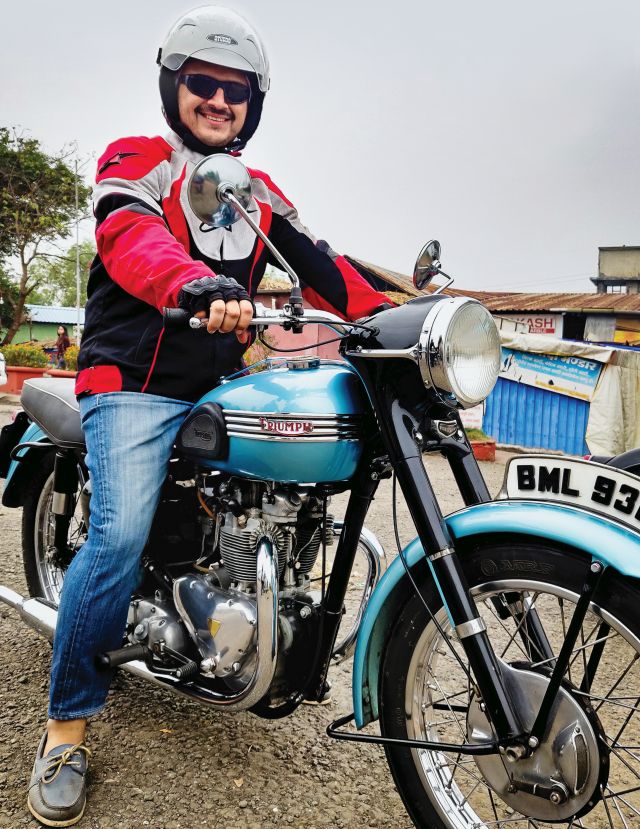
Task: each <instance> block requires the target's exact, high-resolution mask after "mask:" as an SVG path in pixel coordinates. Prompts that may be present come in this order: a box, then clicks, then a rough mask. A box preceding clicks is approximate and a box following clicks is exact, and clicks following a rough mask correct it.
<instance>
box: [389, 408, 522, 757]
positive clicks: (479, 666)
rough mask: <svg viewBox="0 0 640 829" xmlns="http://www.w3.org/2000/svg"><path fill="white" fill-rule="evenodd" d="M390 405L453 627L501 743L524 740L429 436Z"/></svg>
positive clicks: (392, 437)
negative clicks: (435, 475)
mask: <svg viewBox="0 0 640 829" xmlns="http://www.w3.org/2000/svg"><path fill="white" fill-rule="evenodd" d="M390 408H391V411H390V415H391V417H390V421H391V422H390V423H389V426H390V427H392V428H388V429H387V430H385V431H386V437H387V440H388V441H389V442H390V443H391V444H392V446H391V447H390V448H391V449H392V458H393V465H394V467H395V469H396V474H397V476H398V480H399V481H400V486H401V487H402V491H403V494H404V496H405V499H406V502H407V506H408V507H409V511H410V513H411V517H412V518H413V521H414V523H415V526H416V530H417V531H418V535H419V537H420V540H421V542H422V545H423V547H424V550H425V552H426V554H427V561H428V564H429V568H430V570H431V573H432V575H433V578H434V580H435V583H436V586H437V588H438V590H439V592H440V595H441V596H442V600H443V603H444V606H445V608H446V611H447V614H448V616H449V619H450V622H451V625H452V627H453V629H454V630H455V632H456V634H457V636H458V638H459V639H460V642H461V644H462V647H463V649H464V652H465V655H466V657H467V659H468V661H469V665H470V667H471V670H472V673H473V675H474V677H475V681H476V684H477V687H478V690H479V693H480V695H481V696H482V700H483V703H484V704H485V705H486V709H487V713H488V715H489V717H490V719H491V722H492V724H493V727H494V729H495V732H496V737H497V739H498V741H499V742H500V743H502V744H508V743H515V742H520V741H522V740H523V739H524V738H525V735H524V733H523V728H522V725H521V723H520V722H519V719H518V716H517V714H516V712H515V710H514V708H513V706H512V704H511V700H510V698H509V696H508V694H507V691H506V689H505V686H504V682H503V679H502V675H501V670H500V664H499V662H498V660H497V658H496V655H495V653H494V651H493V648H492V646H491V643H490V641H489V637H488V635H487V632H486V627H485V624H484V622H483V620H482V618H481V617H480V615H479V613H478V609H477V607H476V604H475V602H474V600H473V598H472V596H471V593H470V590H469V586H468V584H467V580H466V578H465V575H464V573H463V571H462V567H461V565H460V561H459V558H458V556H457V554H456V552H455V548H454V544H453V540H452V538H451V536H450V534H449V531H448V529H447V525H446V523H445V520H444V517H443V515H442V512H441V511H440V507H439V505H438V502H437V500H436V497H435V493H434V492H433V489H432V487H431V482H430V481H429V478H428V476H427V473H426V471H425V468H424V465H423V463H422V454H421V448H420V445H421V444H422V442H423V436H422V435H421V434H420V432H419V426H418V423H417V421H416V420H415V419H414V418H413V416H412V415H411V414H410V412H408V411H407V410H406V409H405V408H404V407H403V406H402V405H401V404H400V402H399V401H398V400H393V401H390ZM454 474H455V470H454ZM456 478H458V475H456ZM463 494H464V493H463ZM465 500H466V498H465Z"/></svg>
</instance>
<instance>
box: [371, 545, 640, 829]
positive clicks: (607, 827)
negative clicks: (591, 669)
mask: <svg viewBox="0 0 640 829" xmlns="http://www.w3.org/2000/svg"><path fill="white" fill-rule="evenodd" d="M462 561H463V566H464V569H465V572H466V576H467V579H468V580H469V584H470V586H471V588H472V590H473V593H474V595H475V599H476V602H477V604H478V609H479V611H480V615H481V616H482V618H483V619H484V621H485V624H486V625H487V630H488V633H489V636H490V639H491V641H492V644H493V646H494V649H495V650H496V654H497V656H498V657H501V658H502V659H503V660H504V661H505V662H507V663H513V662H518V663H526V664H527V665H529V666H531V665H533V666H536V663H539V662H542V661H543V660H542V658H541V657H540V656H539V655H538V654H536V651H535V648H534V647H533V646H532V645H531V643H530V642H528V637H527V626H526V622H525V624H524V625H523V624H522V621H521V619H522V617H520V622H518V621H517V620H516V619H514V617H513V615H510V614H508V615H507V618H506V619H502V618H500V616H499V614H498V612H497V610H496V606H495V599H496V598H498V599H499V598H500V597H501V596H503V595H504V594H505V593H509V594H510V595H511V598H513V594H514V593H519V594H520V595H521V597H522V598H523V599H525V600H526V599H527V597H529V599H532V600H533V601H534V603H535V606H536V610H537V612H538V615H539V617H540V620H541V622H542V625H543V626H544V629H545V632H546V634H547V637H548V639H549V642H550V644H551V646H552V648H553V652H554V653H555V654H557V653H558V652H559V649H560V646H561V644H562V641H563V640H564V631H566V629H567V626H568V624H569V621H570V619H571V615H572V613H573V610H574V607H575V602H576V601H577V598H578V594H579V592H580V589H581V587H582V584H583V583H584V578H585V575H586V573H587V568H588V567H589V564H590V561H589V560H588V558H587V557H585V556H584V554H580V553H578V552H576V551H575V550H573V549H570V548H566V547H562V546H560V545H558V546H554V545H551V544H542V543H540V544H537V543H532V542H531V541H530V540H529V539H523V538H512V539H510V540H506V539H505V538H504V537H503V538H502V539H501V540H500V541H496V542H495V543H490V542H489V543H483V544H479V545H477V546H475V547H474V548H473V549H472V550H470V551H469V552H468V553H465V554H464V555H463V556H462ZM421 593H422V596H423V597H424V599H425V600H426V602H427V603H428V605H429V608H430V610H431V612H432V613H433V614H434V615H435V618H436V619H437V621H438V623H439V624H440V626H441V630H442V632H443V633H445V635H446V637H447V639H449V641H450V642H451V644H452V645H453V647H454V648H455V650H456V653H457V654H458V655H459V656H460V657H461V659H462V661H463V663H464V665H465V666H467V667H468V663H467V660H466V657H465V655H464V652H463V650H462V648H461V646H460V643H459V641H458V640H457V638H456V637H455V635H454V636H453V637H452V630H451V626H450V623H449V620H448V617H447V614H446V611H445V610H444V608H443V606H442V601H441V599H440V596H439V594H438V592H437V590H436V588H435V586H434V584H433V581H432V580H428V579H426V580H425V581H424V582H423V583H422V585H421ZM603 624H604V626H603ZM596 646H597V647H598V648H603V651H602V656H601V658H600V660H599V663H598V667H597V670H596V673H595V676H594V678H593V681H592V684H591V686H590V688H589V693H587V694H584V693H580V692H577V693H576V698H577V699H578V700H581V701H582V702H581V704H584V706H585V708H589V707H591V708H592V709H593V710H595V712H596V714H597V716H598V718H599V720H600V722H601V724H602V729H603V733H601V734H600V736H599V738H598V740H599V743H600V744H603V743H604V742H606V744H607V746H608V750H605V752H604V753H605V754H606V755H608V766H609V768H608V780H607V779H606V775H605V774H604V773H603V772H601V771H600V769H605V768H606V767H607V760H606V759H605V760H602V758H600V760H599V762H600V763H601V766H599V767H598V769H599V774H600V783H599V784H598V786H597V787H596V796H595V798H594V799H595V801H596V802H595V806H594V807H593V808H592V809H591V810H589V809H588V808H587V809H586V810H585V811H587V812H588V813H587V814H584V815H583V816H582V817H577V818H575V819H571V818H569V819H567V820H564V819H563V820H561V821H559V822H557V821H554V822H551V821H550V820H548V819H547V820H545V819H540V818H539V817H531V816H530V815H527V814H525V813H524V812H520V811H519V810H518V809H517V808H514V807H513V803H512V804H511V805H508V804H505V803H504V802H503V801H502V800H501V798H499V797H498V796H496V794H495V793H494V792H493V791H492V790H491V788H490V787H489V786H488V785H487V782H486V779H485V777H484V776H483V774H482V772H481V770H480V768H479V766H478V763H477V761H476V759H474V758H472V757H470V756H461V755H459V754H444V753H441V752H425V751H422V750H417V749H404V748H398V747H387V748H386V749H385V750H386V753H387V759H388V762H389V765H390V767H391V771H392V774H393V777H394V781H395V784H396V787H397V789H398V791H399V793H400V795H401V797H402V799H403V801H404V804H405V806H406V809H407V811H408V812H409V814H410V816H411V819H412V820H413V822H414V824H415V825H416V826H417V827H423V828H424V829H426V827H428V828H429V829H481V828H483V827H491V829H518V827H520V826H522V827H523V829H550V828H551V827H556V828H557V827H565V829H568V827H572V829H580V827H582V829H587V827H588V829H594V827H597V829H618V827H620V829H629V827H631V826H638V825H639V819H640V659H639V658H638V657H639V656H640V583H639V582H638V581H636V580H633V579H625V578H623V577H621V576H620V575H618V574H617V573H615V572H614V571H612V570H609V571H607V572H606V573H605V575H604V576H603V579H602V582H601V584H600V587H599V590H598V592H597V593H596V595H595V596H594V600H593V603H592V605H591V610H590V611H589V613H588V614H587V616H586V619H585V621H584V624H583V628H582V632H581V635H580V637H579V638H578V641H577V643H576V649H575V652H574V654H572V663H571V665H570V667H569V669H568V671H567V674H566V676H565V679H566V680H567V681H568V682H570V683H571V684H572V686H573V687H574V688H577V689H580V686H581V682H582V679H583V676H584V672H585V668H586V665H587V664H588V660H589V658H590V655H591V654H592V653H593V649H594V647H596ZM532 670H534V671H537V672H544V670H545V669H544V666H541V665H539V664H538V665H537V667H533V668H532ZM566 687H569V686H568V684H567V686H566ZM379 690H380V725H381V729H382V733H383V734H384V735H385V736H389V737H397V738H410V739H429V740H437V741H441V742H450V743H460V742H463V741H464V740H465V738H466V737H467V711H466V710H465V709H466V708H468V706H469V702H470V701H472V693H471V691H470V686H469V684H468V679H467V677H466V676H465V672H464V670H463V669H462V667H460V665H459V664H458V663H457V661H456V659H455V658H454V657H453V655H452V654H451V651H450V649H449V646H448V644H447V643H446V642H444V641H443V637H442V635H441V633H440V631H438V628H437V626H436V625H435V624H434V622H433V621H432V620H431V617H430V616H429V614H428V612H427V610H426V608H425V605H424V603H423V601H422V600H421V599H420V597H418V596H417V595H416V594H415V592H413V593H412V594H411V596H410V597H408V599H407V601H406V603H405V604H404V605H403V609H402V611H401V613H400V614H399V616H398V618H397V619H396V621H395V624H394V626H393V628H392V630H391V632H390V635H389V638H388V641H387V644H386V647H385V651H384V661H383V665H382V671H381V676H380V689H379ZM500 762H502V761H500ZM600 786H602V788H601V790H599V789H600ZM602 796H604V799H603V798H602ZM520 802H521V803H522V801H520Z"/></svg>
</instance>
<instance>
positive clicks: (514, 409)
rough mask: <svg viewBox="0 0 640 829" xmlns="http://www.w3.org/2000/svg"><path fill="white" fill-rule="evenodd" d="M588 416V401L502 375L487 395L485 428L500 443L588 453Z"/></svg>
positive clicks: (581, 453) (570, 452) (576, 453)
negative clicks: (503, 377) (504, 377)
mask: <svg viewBox="0 0 640 829" xmlns="http://www.w3.org/2000/svg"><path fill="white" fill-rule="evenodd" d="M588 418H589V403H588V402H586V401H584V400H578V399H577V398H575V397H567V396H566V395H564V394H556V393H554V392H550V391H546V390H545V389H537V388H535V387H534V386H526V385H524V383H515V382H513V381H512V380H504V379H502V378H499V379H498V382H497V383H496V386H495V388H494V390H493V391H492V392H491V394H490V395H489V397H488V398H487V402H486V408H485V414H484V419H483V422H482V424H483V425H482V429H483V431H485V432H486V433H487V434H488V435H491V437H493V438H495V439H496V440H497V441H498V442H499V443H510V444H514V445H517V446H526V447H529V448H532V449H557V450H560V451H561V452H567V453H568V454H570V455H584V454H585V453H587V452H588V451H589V449H588V447H587V444H586V443H585V440H584V436H585V434H586V431H587V420H588Z"/></svg>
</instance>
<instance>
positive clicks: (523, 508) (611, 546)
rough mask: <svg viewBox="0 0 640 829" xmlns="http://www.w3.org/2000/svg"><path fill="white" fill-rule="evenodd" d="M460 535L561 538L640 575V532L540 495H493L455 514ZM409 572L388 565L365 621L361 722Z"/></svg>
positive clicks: (359, 667) (374, 715) (410, 553)
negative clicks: (496, 497) (538, 497)
mask: <svg viewBox="0 0 640 829" xmlns="http://www.w3.org/2000/svg"><path fill="white" fill-rule="evenodd" d="M446 521H447V525H448V527H449V531H450V532H451V535H452V536H453V538H454V540H459V539H463V538H471V537H473V536H482V535H494V536H495V535H496V534H498V533H509V534H510V535H513V534H518V535H522V536H534V537H535V538H540V539H546V540H548V541H558V542H560V543H562V544H567V545H569V546H571V547H574V548H575V549H577V550H581V551H583V552H584V553H585V555H586V556H589V557H591V558H592V559H597V560H598V561H601V562H603V563H604V564H605V565H607V566H610V567H614V568H615V569H616V570H617V571H618V572H619V573H621V574H622V575H625V576H631V577H633V578H640V535H638V534H637V533H634V532H633V531H632V530H630V529H627V528H626V527H623V526H622V525H621V524H616V523H615V522H614V521H611V520H609V519H607V518H603V517H601V516H599V515H595V514H594V513H590V512H587V511H586V510H582V509H577V508H576V507H570V506H564V505H562V504H552V503H544V502H539V501H493V502H490V503H487V504H478V505H476V506H473V507H468V508H467V509H463V510H460V512H455V513H453V514H452V515H449V516H448V517H447V519H446ZM404 558H405V561H406V562H407V563H408V565H409V567H414V566H415V565H416V564H417V563H418V562H420V561H424V550H423V549H422V545H421V544H420V541H419V539H417V538H416V539H414V540H413V541H411V542H410V543H409V544H408V545H407V547H406V548H405V550H404ZM408 584H409V579H408V577H407V574H406V571H405V568H404V565H403V563H402V561H401V559H400V557H399V556H398V557H396V558H395V559H394V560H393V562H392V563H391V565H390V566H389V567H388V569H387V571H386V573H385V574H384V576H383V577H382V579H381V580H380V582H379V584H378V586H377V587H376V589H375V590H374V592H373V595H372V596H371V599H370V600H369V604H368V605H367V609H366V611H365V614H364V616H363V619H362V623H361V625H360V630H359V633H358V640H357V644H356V652H355V656H354V665H353V706H354V709H353V710H354V713H355V722H356V725H357V727H358V728H362V727H363V726H365V725H366V724H367V723H369V722H372V721H373V720H376V719H378V678H379V672H380V661H381V657H382V649H383V647H384V643H385V640H386V636H387V632H388V630H389V627H390V625H391V624H392V623H393V621H394V620H395V618H396V617H397V614H398V613H399V611H400V609H401V604H402V601H403V598H404V597H405V596H406V590H407V589H408V588H407V585H408Z"/></svg>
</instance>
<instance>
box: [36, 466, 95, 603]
mask: <svg viewBox="0 0 640 829" xmlns="http://www.w3.org/2000/svg"><path fill="white" fill-rule="evenodd" d="M54 459H55V454H54V453H53V452H48V453H47V454H46V455H44V457H43V458H42V463H41V464H40V465H39V466H38V468H37V470H36V471H35V473H34V475H33V477H32V478H31V480H30V481H29V485H28V488H27V491H26V493H25V499H24V504H23V511H22V559H23V563H24V573H25V578H26V581H27V587H28V588H29V595H30V596H32V597H33V598H44V599H47V601H49V602H50V603H51V604H54V605H56V606H57V605H58V604H59V603H60V591H61V589H62V581H63V579H64V574H65V570H66V567H67V565H68V562H62V561H59V560H57V559H56V558H55V557H54V555H53V552H54V532H55V515H54V514H53V511H52V506H53V465H54ZM85 479H86V473H85V472H84V470H83V469H82V467H81V466H80V465H78V480H79V485H78V490H77V493H76V498H75V509H74V514H73V517H72V519H71V523H70V526H69V535H68V541H67V544H68V547H69V549H70V550H72V551H76V550H78V549H79V548H80V547H81V546H82V545H83V544H84V542H85V540H86V537H87V527H86V524H85V521H84V518H83V514H82V509H81V504H80V490H81V489H82V487H83V485H84V483H85Z"/></svg>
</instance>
